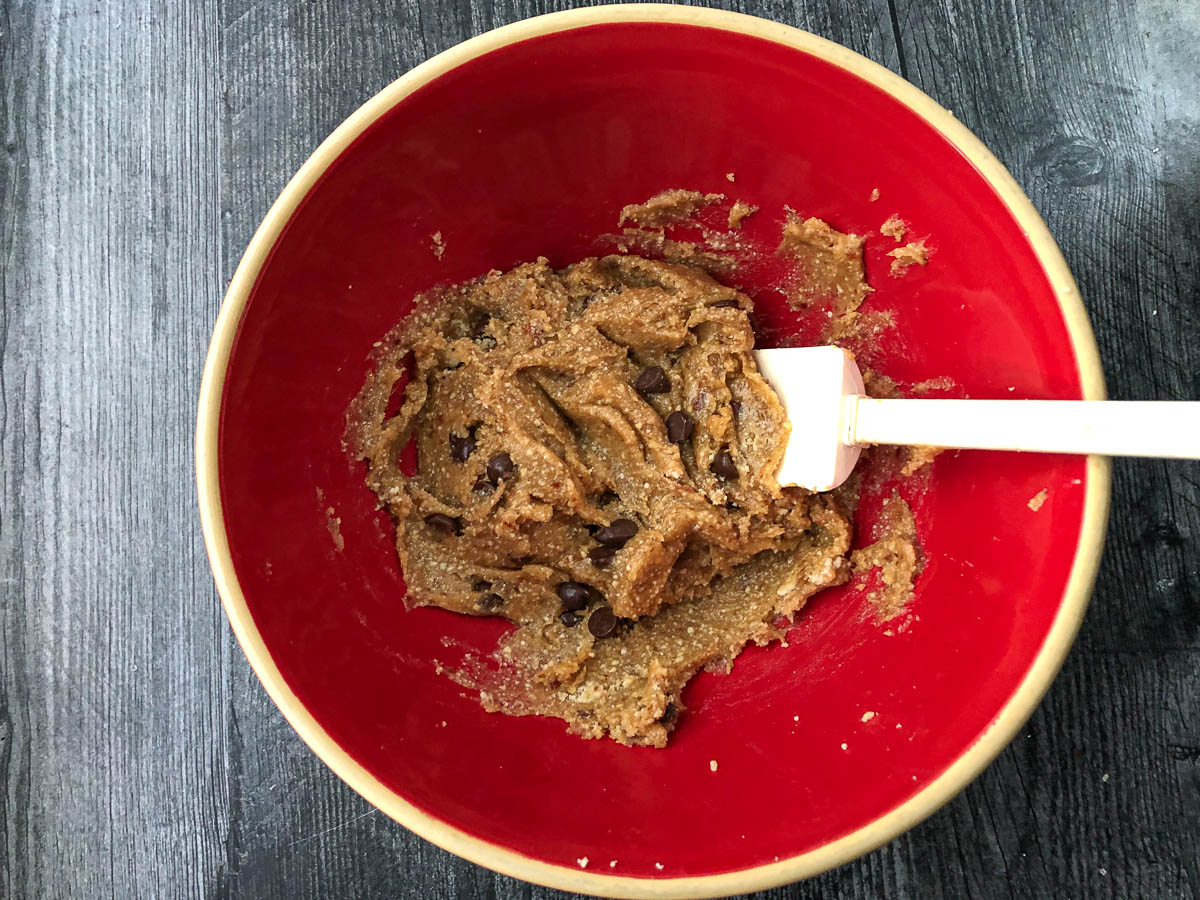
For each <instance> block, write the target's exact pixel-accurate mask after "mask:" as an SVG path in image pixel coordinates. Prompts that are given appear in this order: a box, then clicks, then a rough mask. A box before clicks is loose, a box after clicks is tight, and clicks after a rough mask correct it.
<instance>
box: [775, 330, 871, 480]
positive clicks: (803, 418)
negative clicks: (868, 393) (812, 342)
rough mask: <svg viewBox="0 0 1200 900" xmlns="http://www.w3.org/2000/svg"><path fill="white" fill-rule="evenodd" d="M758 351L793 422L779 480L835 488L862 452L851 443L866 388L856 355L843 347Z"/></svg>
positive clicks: (845, 477)
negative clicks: (854, 418)
mask: <svg viewBox="0 0 1200 900" xmlns="http://www.w3.org/2000/svg"><path fill="white" fill-rule="evenodd" d="M755 356H756V357H757V360H758V368H759V371H761V372H762V374H763V377H764V378H766V379H767V382H768V383H769V384H770V385H771V387H772V388H774V390H775V393H776V394H778V395H779V400H780V402H781V403H782V404H783V407H784V409H785V410H786V411H787V416H788V422H789V424H790V427H791V431H790V433H789V435H788V443H787V450H786V451H785V452H784V455H783V464H782V465H781V466H780V468H779V483H780V484H782V485H785V486H786V485H799V486H800V487H802V488H807V489H808V490H810V491H829V490H832V489H833V488H835V487H837V486H838V485H839V484H841V483H842V482H843V481H845V480H846V479H847V478H848V477H849V476H850V473H851V472H852V471H853V470H854V465H855V463H857V462H858V456H859V453H860V452H861V448H860V447H858V446H856V445H854V444H852V443H850V442H851V440H852V438H853V433H852V432H853V422H851V421H849V420H848V417H849V416H851V415H852V414H853V409H854V406H853V404H854V402H856V400H857V398H858V397H859V396H860V395H861V394H862V393H863V380H862V375H861V374H860V373H859V371H858V365H857V364H856V363H855V362H854V357H853V356H852V355H851V354H850V353H849V352H848V351H846V350H842V349H841V348H839V347H787V348H782V349H778V350H756V351H755ZM847 398H852V399H851V400H850V401H849V402H848V401H847Z"/></svg>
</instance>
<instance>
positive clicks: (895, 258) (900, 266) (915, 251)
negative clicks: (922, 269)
mask: <svg viewBox="0 0 1200 900" xmlns="http://www.w3.org/2000/svg"><path fill="white" fill-rule="evenodd" d="M930 252H931V251H930V250H929V248H928V247H926V246H925V241H924V239H922V240H919V241H910V242H909V243H907V244H905V245H904V246H902V247H897V248H896V249H895V250H889V251H888V256H890V257H891V258H892V267H891V275H892V277H893V278H896V277H899V276H901V275H903V274H904V272H905V270H906V269H908V267H909V266H923V265H925V264H927V263H928V262H929V254H930Z"/></svg>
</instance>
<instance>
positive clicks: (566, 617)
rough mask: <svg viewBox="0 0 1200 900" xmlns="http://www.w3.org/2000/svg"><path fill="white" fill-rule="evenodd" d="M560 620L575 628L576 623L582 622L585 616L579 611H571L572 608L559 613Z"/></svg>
mask: <svg viewBox="0 0 1200 900" xmlns="http://www.w3.org/2000/svg"><path fill="white" fill-rule="evenodd" d="M558 621H560V622H562V623H563V624H564V625H566V626H567V627H568V628H574V627H575V626H576V625H578V624H579V623H580V622H582V621H583V616H581V615H580V614H579V613H577V612H571V611H570V610H565V611H563V612H561V613H559V615H558Z"/></svg>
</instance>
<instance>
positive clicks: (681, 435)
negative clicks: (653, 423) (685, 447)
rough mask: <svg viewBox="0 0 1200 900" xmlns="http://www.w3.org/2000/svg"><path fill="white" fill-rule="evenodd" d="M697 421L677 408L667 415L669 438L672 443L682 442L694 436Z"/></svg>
mask: <svg viewBox="0 0 1200 900" xmlns="http://www.w3.org/2000/svg"><path fill="white" fill-rule="evenodd" d="M695 427H696V423H695V422H693V421H692V417H691V416H689V415H688V414H687V413H685V412H684V411H683V410H680V409H677V410H675V412H673V413H671V414H670V415H669V416H667V440H668V441H670V442H671V443H672V444H682V443H683V442H684V441H686V440H687V439H688V438H690V437H691V436H692V431H693V430H694V429H695Z"/></svg>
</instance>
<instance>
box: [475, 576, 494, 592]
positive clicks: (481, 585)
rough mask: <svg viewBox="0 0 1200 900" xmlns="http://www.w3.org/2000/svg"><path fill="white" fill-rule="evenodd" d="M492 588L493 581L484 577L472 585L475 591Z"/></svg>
mask: <svg viewBox="0 0 1200 900" xmlns="http://www.w3.org/2000/svg"><path fill="white" fill-rule="evenodd" d="M491 589H492V583H491V582H490V581H486V580H484V579H483V578H480V579H479V580H478V581H476V582H475V583H474V584H473V585H471V590H473V591H490V590H491Z"/></svg>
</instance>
